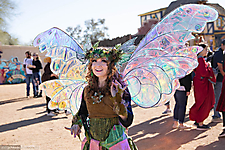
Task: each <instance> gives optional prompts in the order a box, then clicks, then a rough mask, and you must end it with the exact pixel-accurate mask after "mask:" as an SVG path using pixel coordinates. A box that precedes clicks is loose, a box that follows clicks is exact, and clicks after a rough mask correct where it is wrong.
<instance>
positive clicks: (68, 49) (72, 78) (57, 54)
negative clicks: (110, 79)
mask: <svg viewBox="0 0 225 150" xmlns="http://www.w3.org/2000/svg"><path fill="white" fill-rule="evenodd" d="M33 45H34V46H39V50H40V52H44V51H47V53H46V56H48V57H51V58H52V62H51V65H50V68H51V71H52V72H53V73H55V74H57V75H58V76H59V79H57V80H51V81H46V82H44V83H42V85H41V87H42V88H43V90H44V91H45V92H46V95H47V96H49V97H50V98H51V101H50V102H49V108H50V109H55V108H59V109H70V110H71V111H72V113H73V114H75V113H76V112H77V111H78V109H79V106H80V103H81V95H82V90H83V88H84V87H85V85H86V83H85V76H86V65H87V62H85V61H84V51H83V50H82V48H81V46H80V45H79V44H78V43H77V42H76V41H75V40H74V39H73V38H72V37H70V36H69V35H68V34H66V33H65V32H64V31H62V30H60V29H58V28H55V27H54V28H51V29H49V30H47V31H45V32H43V33H41V34H39V35H38V36H37V37H36V38H35V39H34V42H33Z"/></svg>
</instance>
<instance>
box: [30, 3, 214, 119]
mask: <svg viewBox="0 0 225 150" xmlns="http://www.w3.org/2000/svg"><path fill="white" fill-rule="evenodd" d="M217 17H218V13H217V11H216V10H215V9H213V8H211V7H209V6H206V5H195V4H190V5H184V6H181V7H179V8H177V9H175V10H174V11H172V12H171V13H170V14H168V15H167V16H166V17H165V18H164V19H163V20H162V21H161V22H159V23H158V24H157V25H156V26H155V27H154V28H153V29H152V30H151V31H149V32H148V33H147V35H146V36H145V37H144V38H143V40H142V41H141V42H140V44H139V45H138V46H137V47H135V46H134V45H133V43H134V40H135V39H132V40H130V41H128V42H126V43H125V44H123V45H122V46H121V47H120V49H121V50H123V52H124V53H125V54H124V55H123V56H122V60H121V61H120V62H119V63H118V64H117V68H118V69H119V71H120V73H121V74H122V75H123V76H124V80H125V81H126V83H127V84H128V88H129V91H130V93H131V96H132V100H133V101H134V102H135V103H136V104H137V105H139V106H140V107H144V108H149V107H154V106H159V105H160V104H162V103H165V102H166V101H167V100H168V99H169V98H171V97H172V96H173V94H174V92H175V90H176V89H177V88H178V87H179V81H178V79H179V78H182V77H184V76H185V75H186V74H188V73H190V72H191V71H192V70H193V69H194V68H196V67H197V65H198V62H197V52H198V51H199V50H201V48H200V47H198V46H191V47H184V43H185V42H186V41H189V40H191V39H193V38H194V36H193V35H192V32H195V33H200V32H202V31H203V30H204V27H205V25H206V23H207V22H212V21H214V20H216V19H217ZM33 45H34V46H39V50H40V52H44V51H47V53H46V56H49V57H51V58H52V63H51V70H52V71H53V73H55V74H59V79H57V80H51V81H47V82H44V83H42V85H41V86H42V88H43V89H44V90H45V92H46V95H47V96H49V97H50V98H51V102H50V103H49V108H51V109H55V108H59V109H71V111H72V113H73V115H74V114H76V113H77V111H78V110H79V107H80V103H81V96H82V92H83V89H84V87H85V86H86V85H87V83H86V82H85V80H84V79H85V75H86V66H87V64H88V62H86V61H85V59H84V54H85V53H84V51H83V49H82V48H81V46H79V44H78V43H77V42H76V41H75V40H74V39H73V38H71V37H70V36H69V35H68V34H66V33H65V32H63V31H62V30H60V29H58V28H55V27H54V28H52V29H49V30H47V31H45V32H43V33H41V34H39V35H38V36H37V37H36V38H35V40H34V42H33Z"/></svg>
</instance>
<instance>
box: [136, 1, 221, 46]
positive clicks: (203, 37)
mask: <svg viewBox="0 0 225 150" xmlns="http://www.w3.org/2000/svg"><path fill="white" fill-rule="evenodd" d="M185 4H202V5H208V6H210V7H213V8H214V9H216V10H217V11H218V13H219V17H218V19H217V20H216V21H214V22H209V23H207V25H206V27H205V30H204V31H203V32H202V33H200V34H197V33H194V35H195V37H196V39H195V40H191V41H190V44H191V45H196V44H198V43H199V42H201V41H205V42H207V43H208V45H209V46H210V47H211V49H212V50H216V49H217V48H218V47H219V46H220V43H221V40H222V39H225V9H224V8H223V7H222V6H220V5H219V4H217V3H208V0H177V1H173V2H171V3H170V5H169V6H168V7H166V8H160V9H158V10H154V11H150V12H147V13H143V14H140V15H138V16H140V20H141V28H148V31H149V30H150V29H152V28H153V26H152V27H149V25H148V27H147V26H146V23H147V24H148V23H149V20H153V19H154V20H158V21H160V20H162V18H163V17H164V16H166V15H167V14H169V13H170V12H171V11H173V10H174V9H176V8H178V7H179V6H181V5H185ZM141 28H139V29H141ZM145 30H147V29H145ZM137 35H139V36H140V35H142V33H141V32H138V33H137ZM142 36H143V35H142Z"/></svg>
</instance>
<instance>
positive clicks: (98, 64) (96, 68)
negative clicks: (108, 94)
mask: <svg viewBox="0 0 225 150" xmlns="http://www.w3.org/2000/svg"><path fill="white" fill-rule="evenodd" d="M91 69H92V71H93V73H94V75H95V76H97V77H98V78H99V77H100V78H102V77H103V78H104V77H107V72H108V61H107V60H106V58H98V59H93V60H92V67H91Z"/></svg>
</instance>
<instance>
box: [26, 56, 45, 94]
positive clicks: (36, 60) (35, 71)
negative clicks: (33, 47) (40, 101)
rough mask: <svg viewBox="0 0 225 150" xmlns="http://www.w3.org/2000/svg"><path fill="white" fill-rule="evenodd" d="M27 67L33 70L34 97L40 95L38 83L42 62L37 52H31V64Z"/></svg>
mask: <svg viewBox="0 0 225 150" xmlns="http://www.w3.org/2000/svg"><path fill="white" fill-rule="evenodd" d="M29 68H30V69H31V70H32V71H33V76H32V78H33V82H34V85H35V92H34V97H35V98H37V97H42V93H41V92H40V93H39V85H40V83H41V82H40V80H41V78H40V73H39V72H40V69H42V64H41V62H40V60H39V58H38V54H37V53H33V61H32V65H30V66H29Z"/></svg>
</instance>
